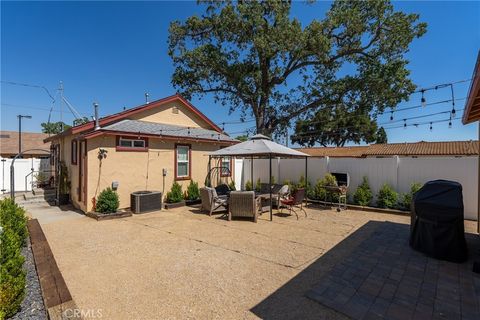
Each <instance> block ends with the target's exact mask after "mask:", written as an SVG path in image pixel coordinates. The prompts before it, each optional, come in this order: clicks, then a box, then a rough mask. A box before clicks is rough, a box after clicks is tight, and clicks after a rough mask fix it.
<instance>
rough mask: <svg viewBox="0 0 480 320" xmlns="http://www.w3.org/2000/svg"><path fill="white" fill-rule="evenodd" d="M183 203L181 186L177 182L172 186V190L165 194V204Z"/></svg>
mask: <svg viewBox="0 0 480 320" xmlns="http://www.w3.org/2000/svg"><path fill="white" fill-rule="evenodd" d="M182 201H183V192H182V186H181V185H180V184H179V183H178V182H176V181H175V182H174V183H173V184H172V189H171V190H170V191H169V192H167V203H178V202H182Z"/></svg>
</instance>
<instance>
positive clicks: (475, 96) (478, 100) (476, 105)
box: [462, 51, 480, 124]
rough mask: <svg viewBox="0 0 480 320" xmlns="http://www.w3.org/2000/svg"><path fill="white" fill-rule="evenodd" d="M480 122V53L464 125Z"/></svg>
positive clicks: (474, 71) (464, 115)
mask: <svg viewBox="0 0 480 320" xmlns="http://www.w3.org/2000/svg"><path fill="white" fill-rule="evenodd" d="M479 120H480V51H479V52H478V56H477V63H476V64H475V68H474V70H473V76H472V82H471V84H470V90H469V92H468V96H467V101H466V103H465V111H464V112H463V118H462V122H463V124H467V123H471V122H474V121H479Z"/></svg>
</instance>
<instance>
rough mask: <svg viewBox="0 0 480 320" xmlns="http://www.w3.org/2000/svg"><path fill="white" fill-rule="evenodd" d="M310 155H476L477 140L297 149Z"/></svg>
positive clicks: (358, 156)
mask: <svg viewBox="0 0 480 320" xmlns="http://www.w3.org/2000/svg"><path fill="white" fill-rule="evenodd" d="M299 150H301V151H303V152H305V153H307V154H309V155H311V156H320V157H325V156H329V157H355V158H361V157H368V156H394V155H398V156H473V155H478V141H473V140H469V141H441V142H427V141H420V142H413V143H406V142H405V143H387V144H372V145H369V146H354V147H317V148H302V149H299Z"/></svg>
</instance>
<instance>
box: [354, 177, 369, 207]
mask: <svg viewBox="0 0 480 320" xmlns="http://www.w3.org/2000/svg"><path fill="white" fill-rule="evenodd" d="M372 198H373V194H372V190H371V189H370V185H369V184H368V178H367V177H366V176H365V177H363V181H362V184H360V185H359V186H358V188H357V190H356V191H355V193H354V194H353V201H354V202H355V204H358V205H361V206H368V205H370V202H371V201H372Z"/></svg>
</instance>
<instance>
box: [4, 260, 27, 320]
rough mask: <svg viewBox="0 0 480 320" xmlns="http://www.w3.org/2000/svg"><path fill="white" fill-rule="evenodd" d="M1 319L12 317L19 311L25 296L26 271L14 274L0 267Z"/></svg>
mask: <svg viewBox="0 0 480 320" xmlns="http://www.w3.org/2000/svg"><path fill="white" fill-rule="evenodd" d="M0 278H1V280H0V319H5V318H10V317H12V316H13V315H15V314H16V313H17V311H18V310H19V309H20V305H21V304H22V301H23V298H24V297H25V284H26V280H25V272H24V271H23V270H22V273H21V275H17V276H12V275H10V274H9V273H8V271H7V270H6V268H5V267H4V266H3V265H2V266H1V267H0Z"/></svg>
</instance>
